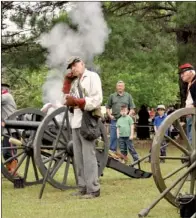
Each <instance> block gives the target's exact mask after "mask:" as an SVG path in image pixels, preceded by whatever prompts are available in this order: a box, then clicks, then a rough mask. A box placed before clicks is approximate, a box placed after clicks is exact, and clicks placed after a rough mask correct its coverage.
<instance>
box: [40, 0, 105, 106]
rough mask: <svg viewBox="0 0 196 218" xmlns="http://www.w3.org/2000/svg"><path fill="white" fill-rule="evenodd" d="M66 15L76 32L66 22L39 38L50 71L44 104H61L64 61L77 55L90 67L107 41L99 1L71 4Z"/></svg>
mask: <svg viewBox="0 0 196 218" xmlns="http://www.w3.org/2000/svg"><path fill="white" fill-rule="evenodd" d="M73 4H74V5H73V7H72V9H71V10H70V11H69V12H67V13H68V16H69V18H70V19H71V21H72V23H73V24H74V25H76V26H77V31H75V30H73V29H71V28H70V27H69V26H68V25H66V24H65V23H59V24H57V25H55V26H54V27H53V28H52V30H51V31H50V32H49V33H44V34H42V35H41V37H40V39H39V41H38V42H39V43H40V44H41V45H42V47H45V48H47V50H48V55H47V65H48V67H49V68H50V69H51V70H52V71H51V72H52V73H51V72H49V75H48V77H47V80H46V82H45V84H44V86H43V101H44V103H47V102H51V103H53V102H54V103H55V102H57V101H59V102H61V103H62V102H63V98H62V95H61V93H62V91H61V90H62V86H63V78H64V75H65V73H66V67H67V64H66V62H67V60H68V59H69V58H70V57H71V56H80V57H81V58H82V59H83V60H84V61H85V62H86V65H87V66H88V67H92V66H93V59H94V57H95V56H96V55H100V54H101V53H103V51H104V48H105V43H106V41H107V40H108V35H109V29H108V27H107V24H106V22H105V20H104V16H103V12H102V8H101V3H100V2H74V3H73Z"/></svg>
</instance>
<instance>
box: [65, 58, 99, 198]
mask: <svg viewBox="0 0 196 218" xmlns="http://www.w3.org/2000/svg"><path fill="white" fill-rule="evenodd" d="M67 68H68V69H71V72H70V73H69V75H67V77H65V81H64V87H63V90H64V93H65V94H66V97H65V98H66V99H65V100H66V102H65V104H66V105H67V106H70V107H73V117H72V121H71V127H72V130H73V131H72V135H73V150H74V158H75V162H76V169H77V176H78V186H79V192H77V193H74V195H76V196H80V197H81V198H84V199H89V198H95V197H99V195H100V184H99V181H98V165H97V159H96V150H95V140H92V141H89V140H86V139H85V138H84V137H83V136H82V135H81V134H80V128H81V120H82V115H83V112H82V110H86V111H92V110H94V109H96V108H99V107H100V106H101V103H102V99H103V95H102V86H101V80H100V77H99V75H98V74H97V73H95V72H92V71H89V70H87V69H86V68H85V63H84V62H83V60H82V59H81V58H80V57H71V58H70V59H69V60H68V67H67ZM74 77H75V78H74ZM81 95H82V96H81Z"/></svg>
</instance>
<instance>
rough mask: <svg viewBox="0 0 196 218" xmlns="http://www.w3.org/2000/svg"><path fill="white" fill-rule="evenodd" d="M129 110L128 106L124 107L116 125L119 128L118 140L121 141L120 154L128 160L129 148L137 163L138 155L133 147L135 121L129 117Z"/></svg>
mask: <svg viewBox="0 0 196 218" xmlns="http://www.w3.org/2000/svg"><path fill="white" fill-rule="evenodd" d="M127 113H128V108H127V105H122V106H121V110H120V114H121V117H120V118H119V119H118V121H117V123H116V127H117V138H118V140H119V146H120V152H121V154H123V156H124V159H125V160H126V159H127V148H128V150H129V152H130V154H131V155H132V157H133V160H134V161H137V160H138V159H139V158H138V154H137V152H136V150H135V148H134V146H133V138H134V124H133V119H132V118H131V117H130V116H129V115H127Z"/></svg>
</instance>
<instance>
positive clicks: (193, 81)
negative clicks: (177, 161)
mask: <svg viewBox="0 0 196 218" xmlns="http://www.w3.org/2000/svg"><path fill="white" fill-rule="evenodd" d="M179 74H180V77H181V79H182V81H183V82H185V83H186V84H188V87H187V90H186V93H185V94H186V96H187V98H186V106H185V107H186V108H192V107H196V74H195V69H194V67H193V66H192V65H191V64H189V63H187V64H183V65H181V66H180V68H179ZM186 123H187V136H188V139H189V142H190V143H192V116H191V115H188V116H187V118H186Z"/></svg>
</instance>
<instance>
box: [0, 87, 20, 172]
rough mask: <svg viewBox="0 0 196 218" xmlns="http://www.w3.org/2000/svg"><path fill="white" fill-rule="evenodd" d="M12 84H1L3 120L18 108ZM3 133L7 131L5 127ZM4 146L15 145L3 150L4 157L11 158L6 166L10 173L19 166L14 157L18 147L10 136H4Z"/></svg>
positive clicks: (12, 131) (14, 134)
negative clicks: (11, 88) (12, 91)
mask: <svg viewBox="0 0 196 218" xmlns="http://www.w3.org/2000/svg"><path fill="white" fill-rule="evenodd" d="M9 88H10V86H9V85H8V84H6V83H3V84H1V110H2V112H1V118H2V120H5V119H6V118H7V117H9V116H10V115H11V114H12V113H13V112H15V110H16V103H15V101H14V98H13V96H12V95H11V93H10V89H9ZM3 133H4V134H5V133H7V131H6V130H5V129H4V130H3ZM11 134H12V136H13V137H16V132H15V131H14V130H11ZM3 147H13V149H6V150H3V157H4V159H5V160H8V159H11V160H10V161H9V162H8V163H7V164H6V168H7V169H8V171H9V172H10V173H12V172H14V170H15V168H16V167H17V163H18V161H17V159H16V158H12V157H13V156H14V155H15V153H16V149H14V145H13V144H12V143H10V142H9V138H8V137H3Z"/></svg>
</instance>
